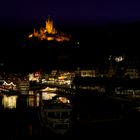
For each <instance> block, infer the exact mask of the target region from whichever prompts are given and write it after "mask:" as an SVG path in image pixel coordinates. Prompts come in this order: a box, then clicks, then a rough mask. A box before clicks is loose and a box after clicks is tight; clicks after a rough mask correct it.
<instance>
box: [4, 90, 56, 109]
mask: <svg viewBox="0 0 140 140" xmlns="http://www.w3.org/2000/svg"><path fill="white" fill-rule="evenodd" d="M56 95H57V94H56V93H52V92H51V93H49V92H42V93H36V91H29V92H28V94H26V95H25V96H24V95H5V94H3V95H2V96H1V97H2V102H1V105H2V106H3V107H4V109H16V108H17V101H18V99H21V98H22V104H25V106H26V107H39V105H40V101H41V100H51V99H52V98H53V97H55V96H56ZM19 104H20V103H19ZM19 104H18V105H19Z"/></svg>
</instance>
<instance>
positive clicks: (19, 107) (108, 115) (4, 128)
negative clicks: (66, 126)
mask: <svg viewBox="0 0 140 140" xmlns="http://www.w3.org/2000/svg"><path fill="white" fill-rule="evenodd" d="M34 93H36V94H34ZM55 94H56V93H51V94H47V93H45V92H44V93H41V94H39V93H37V92H33V91H29V93H28V94H27V95H5V94H1V96H0V134H1V136H0V137H1V139H4V140H5V139H8V140H17V139H44V137H45V138H47V139H55V138H61V139H74V138H82V137H88V138H89V137H92V138H94V137H102V134H105V135H104V136H106V137H110V133H112V134H114V135H116V136H120V135H122V134H126V135H128V134H132V131H133V130H135V132H136V133H137V130H139V129H136V127H137V126H139V124H140V123H139V114H138V113H135V115H132V114H129V111H126V112H124V110H121V107H122V104H121V103H118V102H117V103H116V102H114V101H112V100H107V101H106V102H105V101H103V99H101V98H98V99H97V98H96V99H93V98H90V97H87V96H86V97H80V99H78V100H77V99H76V97H75V98H74V100H73V103H74V108H73V110H74V118H73V120H74V122H76V123H75V124H74V126H73V127H72V129H71V130H70V131H69V132H68V133H66V134H65V135H63V136H62V135H57V134H54V133H52V132H51V131H50V130H48V129H47V128H45V127H43V126H41V124H40V119H39V117H38V110H39V108H40V105H41V102H40V101H41V100H42V99H43V100H48V99H51V98H52V96H55ZM78 98H79V97H78ZM97 106H98V107H97Z"/></svg>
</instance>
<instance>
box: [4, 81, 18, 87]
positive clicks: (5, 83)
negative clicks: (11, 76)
mask: <svg viewBox="0 0 140 140" xmlns="http://www.w3.org/2000/svg"><path fill="white" fill-rule="evenodd" d="M3 85H4V86H16V85H15V84H14V83H13V82H10V83H7V82H6V81H4V83H3Z"/></svg>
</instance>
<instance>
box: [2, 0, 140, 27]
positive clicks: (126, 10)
mask: <svg viewBox="0 0 140 140" xmlns="http://www.w3.org/2000/svg"><path fill="white" fill-rule="evenodd" d="M139 7H140V2H139V1H138V0H133V1H132V0H50V1H48V0H20V1H19V0H12V1H11V0H3V1H1V2H0V19H1V22H3V23H5V22H11V23H17V24H23V23H27V24H29V23H35V22H38V21H44V20H45V19H46V18H47V17H48V15H50V16H51V17H52V18H53V19H54V20H55V22H57V23H58V24H61V23H63V24H71V25H75V24H76V25H85V24H86V25H91V24H99V23H100V24H104V23H110V22H133V21H139V20H140V8H139Z"/></svg>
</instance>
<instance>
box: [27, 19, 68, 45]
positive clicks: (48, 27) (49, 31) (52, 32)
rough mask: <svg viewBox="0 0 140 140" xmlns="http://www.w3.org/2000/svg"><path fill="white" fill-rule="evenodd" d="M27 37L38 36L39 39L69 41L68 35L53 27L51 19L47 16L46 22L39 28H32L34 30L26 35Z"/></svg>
mask: <svg viewBox="0 0 140 140" xmlns="http://www.w3.org/2000/svg"><path fill="white" fill-rule="evenodd" d="M28 38H29V39H30V38H38V39H39V40H47V41H57V42H64V41H70V36H69V35H67V34H65V33H63V32H58V31H57V30H56V29H55V28H54V24H53V20H51V19H50V18H48V19H47V20H46V24H45V27H44V28H40V30H39V31H38V30H36V29H34V32H33V33H32V34H30V35H29V36H28Z"/></svg>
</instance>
